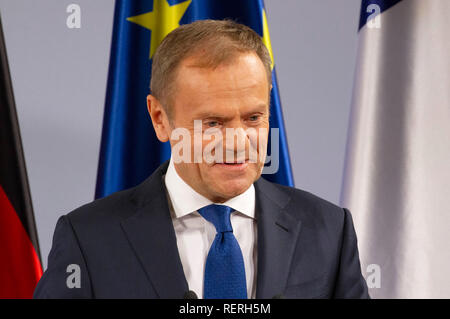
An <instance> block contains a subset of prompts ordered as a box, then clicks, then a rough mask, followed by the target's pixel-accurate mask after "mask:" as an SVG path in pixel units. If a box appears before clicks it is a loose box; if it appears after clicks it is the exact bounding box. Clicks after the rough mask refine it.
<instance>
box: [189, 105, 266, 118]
mask: <svg viewBox="0 0 450 319" xmlns="http://www.w3.org/2000/svg"><path fill="white" fill-rule="evenodd" d="M265 111H269V107H268V105H267V104H258V105H256V106H255V107H252V110H249V111H247V112H245V113H243V114H242V115H244V116H248V115H250V114H256V113H260V114H262V113H264V112H265ZM195 117H196V118H202V119H207V118H212V119H214V118H217V119H227V118H229V116H223V114H220V113H216V112H214V111H201V112H200V113H198V114H196V116H195Z"/></svg>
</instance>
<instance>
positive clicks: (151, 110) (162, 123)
mask: <svg viewBox="0 0 450 319" xmlns="http://www.w3.org/2000/svg"><path fill="white" fill-rule="evenodd" d="M147 110H148V114H149V115H150V118H151V119H152V124H153V129H154V130H155V133H156V136H157V137H158V140H160V141H161V142H167V141H168V140H169V136H170V125H169V118H168V117H167V114H166V112H165V111H164V109H163V107H162V105H161V103H160V102H159V100H158V99H157V98H156V97H154V96H153V95H151V94H149V95H147Z"/></svg>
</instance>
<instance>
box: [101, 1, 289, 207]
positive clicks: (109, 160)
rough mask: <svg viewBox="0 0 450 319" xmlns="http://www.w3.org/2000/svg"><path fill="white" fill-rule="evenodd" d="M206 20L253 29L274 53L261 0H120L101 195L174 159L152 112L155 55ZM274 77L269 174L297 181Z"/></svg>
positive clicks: (277, 179) (281, 181) (282, 181)
mask: <svg viewBox="0 0 450 319" xmlns="http://www.w3.org/2000/svg"><path fill="white" fill-rule="evenodd" d="M202 19H215V20H222V19H232V20H234V21H236V22H239V23H242V24H245V25H247V26H249V27H251V28H253V30H255V31H256V32H257V33H258V34H259V35H261V36H262V37H263V40H264V42H265V44H266V46H267V47H268V49H269V51H270V53H271V55H272V49H271V46H270V39H269V32H268V28H267V19H266V14H265V10H264V4H263V1H262V0H245V1H242V0H153V1H152V0H117V1H116V7H115V13H114V29H113V39H112V45H111V57H110V65H109V74H108V84H107V92H106V102H105V114H104V119H103V132H102V141H101V149H100V159H99V167H98V176H97V187H96V194H95V197H96V198H100V197H104V196H107V195H109V194H111V193H114V192H116V191H120V190H123V189H126V188H130V187H133V186H135V185H137V184H139V183H140V182H142V181H143V180H144V179H145V178H147V177H148V176H149V175H150V174H151V173H152V172H153V171H154V170H155V169H156V168H157V167H158V166H159V165H160V164H161V163H162V162H164V161H165V160H167V159H169V158H170V144H169V143H168V142H167V143H161V142H159V141H158V139H157V138H156V135H155V133H154V131H153V127H152V123H151V120H150V117H149V115H148V114H147V107H146V96H147V94H148V93H149V84H150V76H151V64H152V56H153V53H154V52H155V50H156V48H157V47H158V45H159V44H160V43H161V41H162V39H163V38H164V37H165V36H166V35H167V34H168V33H169V32H171V31H172V30H173V29H175V28H176V27H178V26H180V25H182V24H186V23H191V22H193V21H195V20H202ZM272 61H273V58H272ZM272 79H273V89H272V92H271V106H270V108H271V109H270V114H271V115H270V127H271V128H279V131H278V132H279V163H278V169H277V170H276V172H275V173H273V174H265V175H264V177H265V178H266V179H268V180H270V181H273V182H276V183H279V184H283V185H288V186H293V184H294V182H293V177H292V172H291V165H290V159H289V152H288V147H287V141H286V135H285V130H284V124H283V116H282V112H281V104H280V99H279V94H278V87H277V81H276V75H275V69H273V71H272ZM269 150H270V142H269ZM269 155H270V154H269Z"/></svg>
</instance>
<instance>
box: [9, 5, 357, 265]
mask: <svg viewBox="0 0 450 319" xmlns="http://www.w3.org/2000/svg"><path fill="white" fill-rule="evenodd" d="M70 3H76V4H78V5H80V7H81V29H68V28H67V27H66V18H67V15H68V14H67V13H66V7H67V6H68V5H69V4H70ZM360 3H361V1H360V0H340V1H336V0H265V4H266V10H267V16H268V22H269V28H270V35H271V40H272V47H273V50H274V58H275V64H276V68H277V73H278V82H279V87H280V93H281V102H282V105H283V112H284V119H285V124H286V129H287V135H288V143H289V148H290V154H291V160H292V168H293V171H294V178H295V183H296V187H297V188H302V189H306V190H308V191H311V192H313V193H315V194H317V195H319V196H321V197H324V198H326V199H328V200H330V201H332V202H334V203H338V202H339V195H340V189H341V180H342V173H343V165H344V152H345V144H346V133H347V124H348V117H349V109H350V99H351V90H352V83H353V71H354V64H355V58H356V44H357V24H358V17H359V7H360ZM113 11H114V1H113V0H96V1H92V0H76V1H75V0H73V1H63V0H40V1H32V0H0V12H1V16H2V20H3V28H4V32H5V38H6V45H7V50H8V56H9V63H10V69H11V74H12V80H13V86H14V93H15V99H16V105H17V111H18V116H19V122H20V127H21V133H22V141H23V145H24V149H25V159H26V163H27V168H28V176H29V181H30V187H31V194H32V199H33V205H34V209H35V217H36V223H37V228H38V234H39V240H40V246H41V253H42V257H43V263H44V267H46V265H47V255H48V253H49V251H50V248H51V240H52V234H53V230H54V227H55V223H56V220H57V218H58V216H60V215H62V214H65V213H68V212H69V211H71V210H72V209H74V208H76V207H78V206H80V205H82V204H84V203H86V202H89V201H91V200H92V199H93V196H94V189H95V181H96V171H97V161H98V153H99V146H100V135H101V127H102V121H103V107H104V96H105V90H106V77H107V71H108V62H109V50H110V41H111V31H112V21H113Z"/></svg>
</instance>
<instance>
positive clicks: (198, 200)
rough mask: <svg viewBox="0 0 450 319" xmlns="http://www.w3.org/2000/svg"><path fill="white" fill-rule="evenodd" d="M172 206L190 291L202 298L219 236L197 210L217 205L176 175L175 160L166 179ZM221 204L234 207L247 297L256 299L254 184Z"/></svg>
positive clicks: (232, 223)
mask: <svg viewBox="0 0 450 319" xmlns="http://www.w3.org/2000/svg"><path fill="white" fill-rule="evenodd" d="M164 181H165V184H166V188H167V191H168V195H169V199H170V200H169V207H170V214H171V217H172V222H173V227H174V229H175V235H176V238H177V246H178V252H179V255H180V258H181V264H182V265H183V270H184V275H185V277H186V280H187V282H188V285H189V290H192V291H194V292H195V293H196V294H197V296H198V297H199V298H203V276H204V270H205V263H206V257H207V256H208V252H209V248H210V247H211V244H212V242H213V241H214V238H215V236H216V233H217V232H216V229H215V227H214V225H213V224H212V223H210V222H208V221H207V220H206V219H204V218H203V217H202V216H201V215H200V214H199V213H198V211H197V210H198V209H200V208H202V207H204V206H207V205H211V204H214V203H213V202H212V201H210V200H209V199H207V198H206V197H204V196H202V195H200V194H199V193H197V192H196V191H195V190H194V189H193V188H192V187H191V186H189V185H188V184H187V183H186V182H185V181H184V180H183V179H182V178H181V177H180V176H179V175H178V173H177V172H176V170H175V166H174V164H173V160H172V158H171V159H170V163H169V167H168V169H167V172H166V175H165V177H164ZM221 204H222V205H227V206H229V207H231V208H232V209H233V210H234V212H232V214H231V225H232V227H233V234H234V236H235V237H236V239H237V241H238V243H239V246H240V247H241V250H242V255H243V257H244V264H245V277H246V282H247V296H248V298H253V299H254V298H255V296H256V261H257V256H256V253H257V249H256V244H257V228H256V219H255V188H254V186H253V184H252V185H251V186H250V187H249V188H248V189H247V190H246V191H245V192H244V193H242V194H240V195H238V196H236V197H233V198H231V199H230V200H228V201H226V202H225V203H221Z"/></svg>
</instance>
